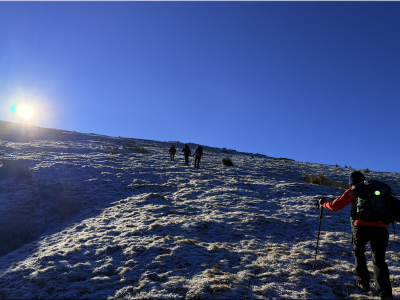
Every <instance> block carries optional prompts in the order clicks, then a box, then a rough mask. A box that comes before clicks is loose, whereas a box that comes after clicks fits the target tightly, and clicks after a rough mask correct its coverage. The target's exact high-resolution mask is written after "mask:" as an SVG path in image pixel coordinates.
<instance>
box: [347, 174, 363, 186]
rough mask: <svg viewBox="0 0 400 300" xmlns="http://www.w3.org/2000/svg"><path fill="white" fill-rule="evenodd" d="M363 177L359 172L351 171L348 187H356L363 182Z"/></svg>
mask: <svg viewBox="0 0 400 300" xmlns="http://www.w3.org/2000/svg"><path fill="white" fill-rule="evenodd" d="M364 180H365V177H364V175H363V173H361V172H360V171H353V172H351V174H350V176H349V185H356V184H357V183H360V182H363V181H364Z"/></svg>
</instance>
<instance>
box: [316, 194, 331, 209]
mask: <svg viewBox="0 0 400 300" xmlns="http://www.w3.org/2000/svg"><path fill="white" fill-rule="evenodd" d="M326 202H328V200H326V198H325V197H322V198H319V199H318V200H317V204H316V206H317V208H318V209H321V207H322V206H323V205H324V203H326Z"/></svg>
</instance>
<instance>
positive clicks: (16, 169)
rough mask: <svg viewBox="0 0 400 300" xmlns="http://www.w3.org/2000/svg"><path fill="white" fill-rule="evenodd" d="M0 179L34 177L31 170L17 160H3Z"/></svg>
mask: <svg viewBox="0 0 400 300" xmlns="http://www.w3.org/2000/svg"><path fill="white" fill-rule="evenodd" d="M1 162H2V164H1V166H0V167H1V168H0V179H9V178H13V179H17V180H20V179H30V178H32V174H31V172H30V171H29V170H28V169H26V168H24V167H23V166H22V165H21V163H20V162H19V161H17V160H8V159H2V160H1Z"/></svg>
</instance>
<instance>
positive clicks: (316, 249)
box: [314, 206, 324, 270]
mask: <svg viewBox="0 0 400 300" xmlns="http://www.w3.org/2000/svg"><path fill="white" fill-rule="evenodd" d="M323 210H324V207H323V206H321V213H320V214H319V227H318V237H317V248H315V259H314V270H315V263H316V262H317V253H318V242H319V233H320V230H321V221H322V211H323Z"/></svg>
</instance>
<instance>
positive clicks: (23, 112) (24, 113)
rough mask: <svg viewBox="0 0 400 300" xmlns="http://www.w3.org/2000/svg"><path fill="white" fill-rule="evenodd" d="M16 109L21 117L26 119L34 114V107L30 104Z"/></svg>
mask: <svg viewBox="0 0 400 300" xmlns="http://www.w3.org/2000/svg"><path fill="white" fill-rule="evenodd" d="M16 111H17V113H18V114H19V115H20V116H21V117H23V118H25V119H29V118H30V117H32V116H33V114H34V111H33V108H32V107H30V106H28V105H21V106H18V107H17V109H16Z"/></svg>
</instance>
